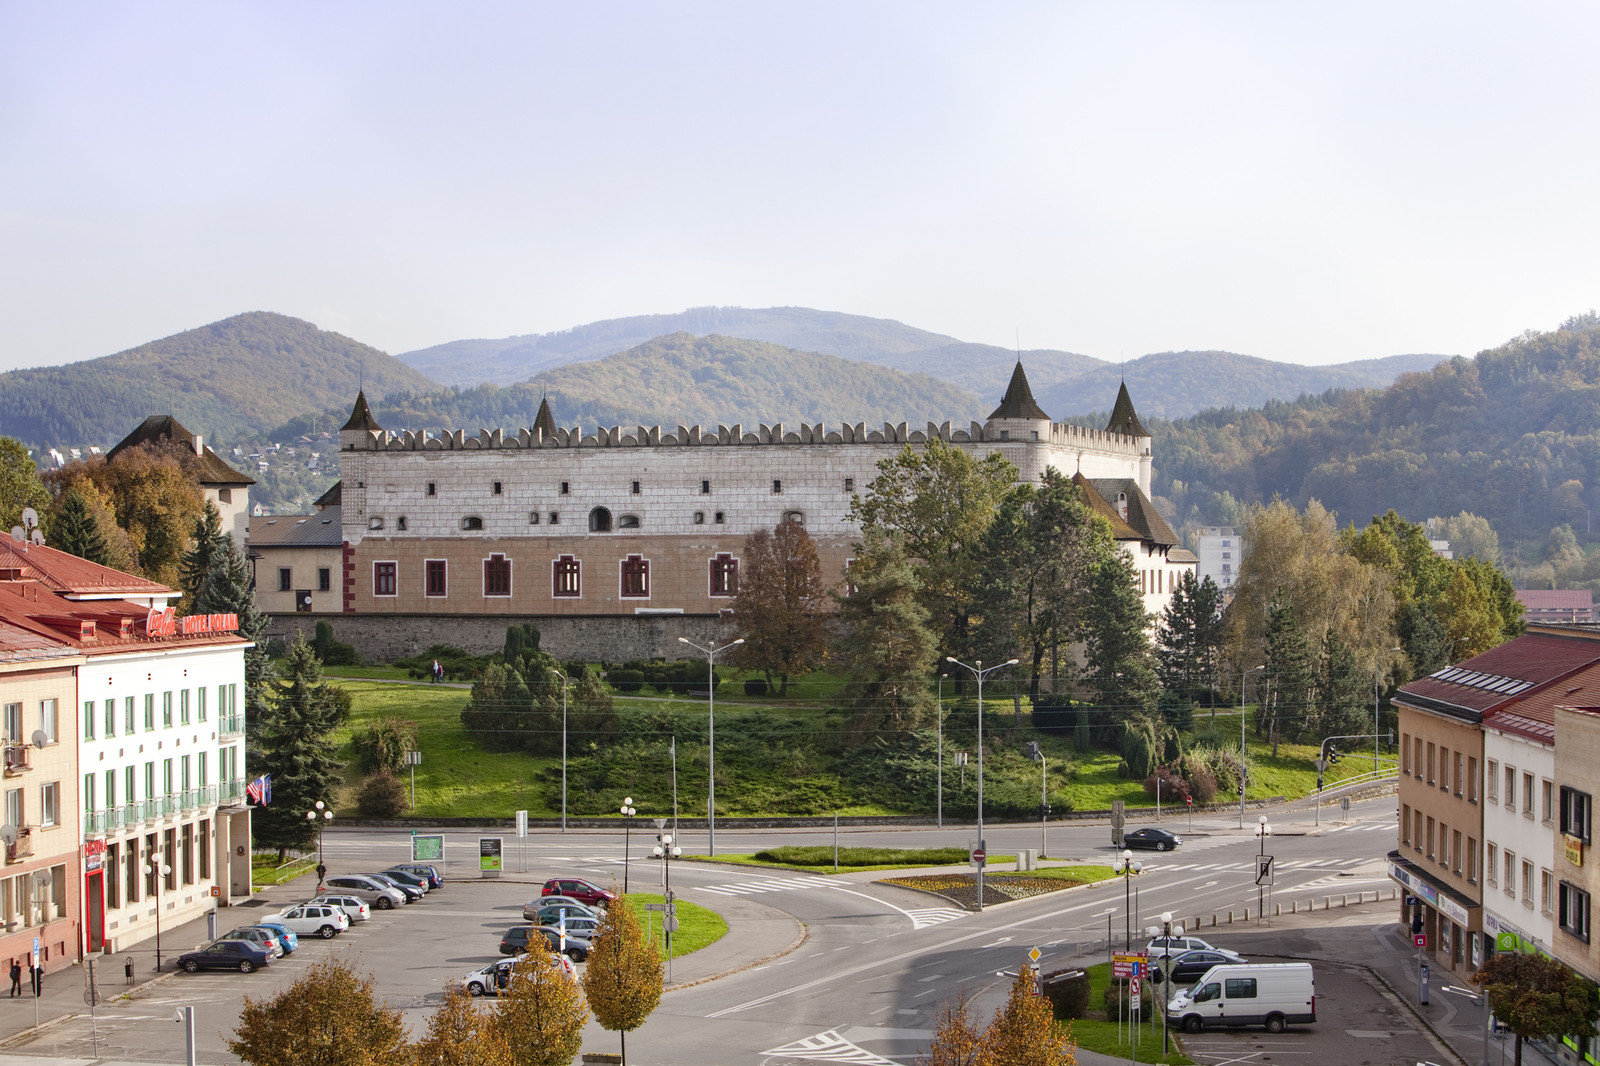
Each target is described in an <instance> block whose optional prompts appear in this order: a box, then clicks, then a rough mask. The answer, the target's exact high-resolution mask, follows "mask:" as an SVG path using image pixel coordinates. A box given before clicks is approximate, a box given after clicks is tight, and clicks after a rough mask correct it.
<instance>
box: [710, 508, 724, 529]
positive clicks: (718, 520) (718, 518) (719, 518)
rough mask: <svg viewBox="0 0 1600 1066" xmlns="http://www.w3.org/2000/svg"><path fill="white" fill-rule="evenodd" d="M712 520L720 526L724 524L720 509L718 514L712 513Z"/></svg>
mask: <svg viewBox="0 0 1600 1066" xmlns="http://www.w3.org/2000/svg"><path fill="white" fill-rule="evenodd" d="M711 520H712V521H713V522H715V523H716V524H717V525H719V526H720V525H722V512H721V511H718V512H717V513H716V514H714V515H712V516H711Z"/></svg>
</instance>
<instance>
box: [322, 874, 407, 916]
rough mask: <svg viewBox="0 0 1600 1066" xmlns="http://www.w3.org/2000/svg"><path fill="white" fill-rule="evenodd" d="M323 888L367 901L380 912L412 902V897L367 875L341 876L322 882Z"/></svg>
mask: <svg viewBox="0 0 1600 1066" xmlns="http://www.w3.org/2000/svg"><path fill="white" fill-rule="evenodd" d="M322 884H323V887H324V888H327V889H329V890H331V891H333V892H337V893H339V894H340V895H342V896H354V897H356V898H357V899H360V900H365V901H366V902H368V903H370V904H372V905H373V906H374V907H376V908H377V909H378V910H380V911H386V910H389V909H390V908H391V907H398V906H401V905H403V904H405V903H408V902H410V897H409V896H407V895H406V894H405V893H404V892H402V891H400V890H399V889H398V888H396V887H395V886H394V885H389V884H385V883H383V882H382V881H379V880H377V879H375V878H371V877H368V876H367V875H366V874H340V875H339V876H338V877H330V878H328V879H327V880H326V881H324V882H322Z"/></svg>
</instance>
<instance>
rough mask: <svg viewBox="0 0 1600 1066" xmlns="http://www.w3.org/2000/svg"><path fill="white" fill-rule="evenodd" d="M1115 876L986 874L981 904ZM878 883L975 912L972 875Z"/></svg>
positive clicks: (1059, 869)
mask: <svg viewBox="0 0 1600 1066" xmlns="http://www.w3.org/2000/svg"><path fill="white" fill-rule="evenodd" d="M1115 876H1116V874H1115V873H1113V872H1112V870H1111V867H1109V866H1094V865H1081V866H1050V867H1046V868H1044V869H1040V870H1034V871H1032V872H1030V873H1025V874H1018V873H989V874H985V875H984V878H983V905H984V906H985V907H990V906H994V905H995V904H998V903H1010V902H1011V901H1013V900H1018V899H1029V898H1031V897H1033V896H1042V895H1045V894H1046V893H1050V892H1060V891H1062V890H1064V889H1068V888H1077V887H1079V886H1080V885H1092V884H1097V883H1099V882H1101V881H1106V880H1110V879H1111V878H1113V877H1115ZM878 884H880V885H895V886H896V887H899V888H909V889H912V890H913V891H916V892H927V893H929V894H931V895H935V896H940V897H942V898H944V899H947V900H949V901H950V902H951V903H954V904H956V905H957V906H959V907H964V908H966V909H967V910H977V909H978V881H977V876H976V875H975V874H970V873H941V874H910V875H907V876H904V877H884V878H880V879H879V880H878Z"/></svg>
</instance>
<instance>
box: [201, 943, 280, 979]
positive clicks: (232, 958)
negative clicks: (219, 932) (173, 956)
mask: <svg viewBox="0 0 1600 1066" xmlns="http://www.w3.org/2000/svg"><path fill="white" fill-rule="evenodd" d="M271 961H272V956H271V954H269V953H268V952H267V951H266V950H265V949H263V948H261V947H260V946H259V945H257V944H253V943H251V942H250V941H248V940H218V941H215V942H213V943H211V944H207V945H206V946H205V947H203V948H201V949H200V950H199V951H191V952H188V953H187V954H184V955H179V956H178V965H179V966H181V967H182V968H183V969H185V970H187V971H189V972H190V973H194V972H195V971H196V970H238V971H239V972H240V973H249V972H250V971H251V970H259V969H260V968H261V967H263V966H265V965H267V964H268V963H269V962H271Z"/></svg>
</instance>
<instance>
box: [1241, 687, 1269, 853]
mask: <svg viewBox="0 0 1600 1066" xmlns="http://www.w3.org/2000/svg"><path fill="white" fill-rule="evenodd" d="M1266 668H1267V666H1266V664H1265V663H1262V664H1261V665H1260V666H1252V667H1251V668H1250V669H1248V670H1246V671H1245V672H1244V673H1242V674H1240V675H1239V828H1240V829H1243V828H1244V755H1245V740H1244V720H1245V713H1244V683H1245V679H1246V678H1248V677H1249V676H1250V675H1251V674H1253V673H1255V672H1256V671H1257V670H1265V669H1266Z"/></svg>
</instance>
